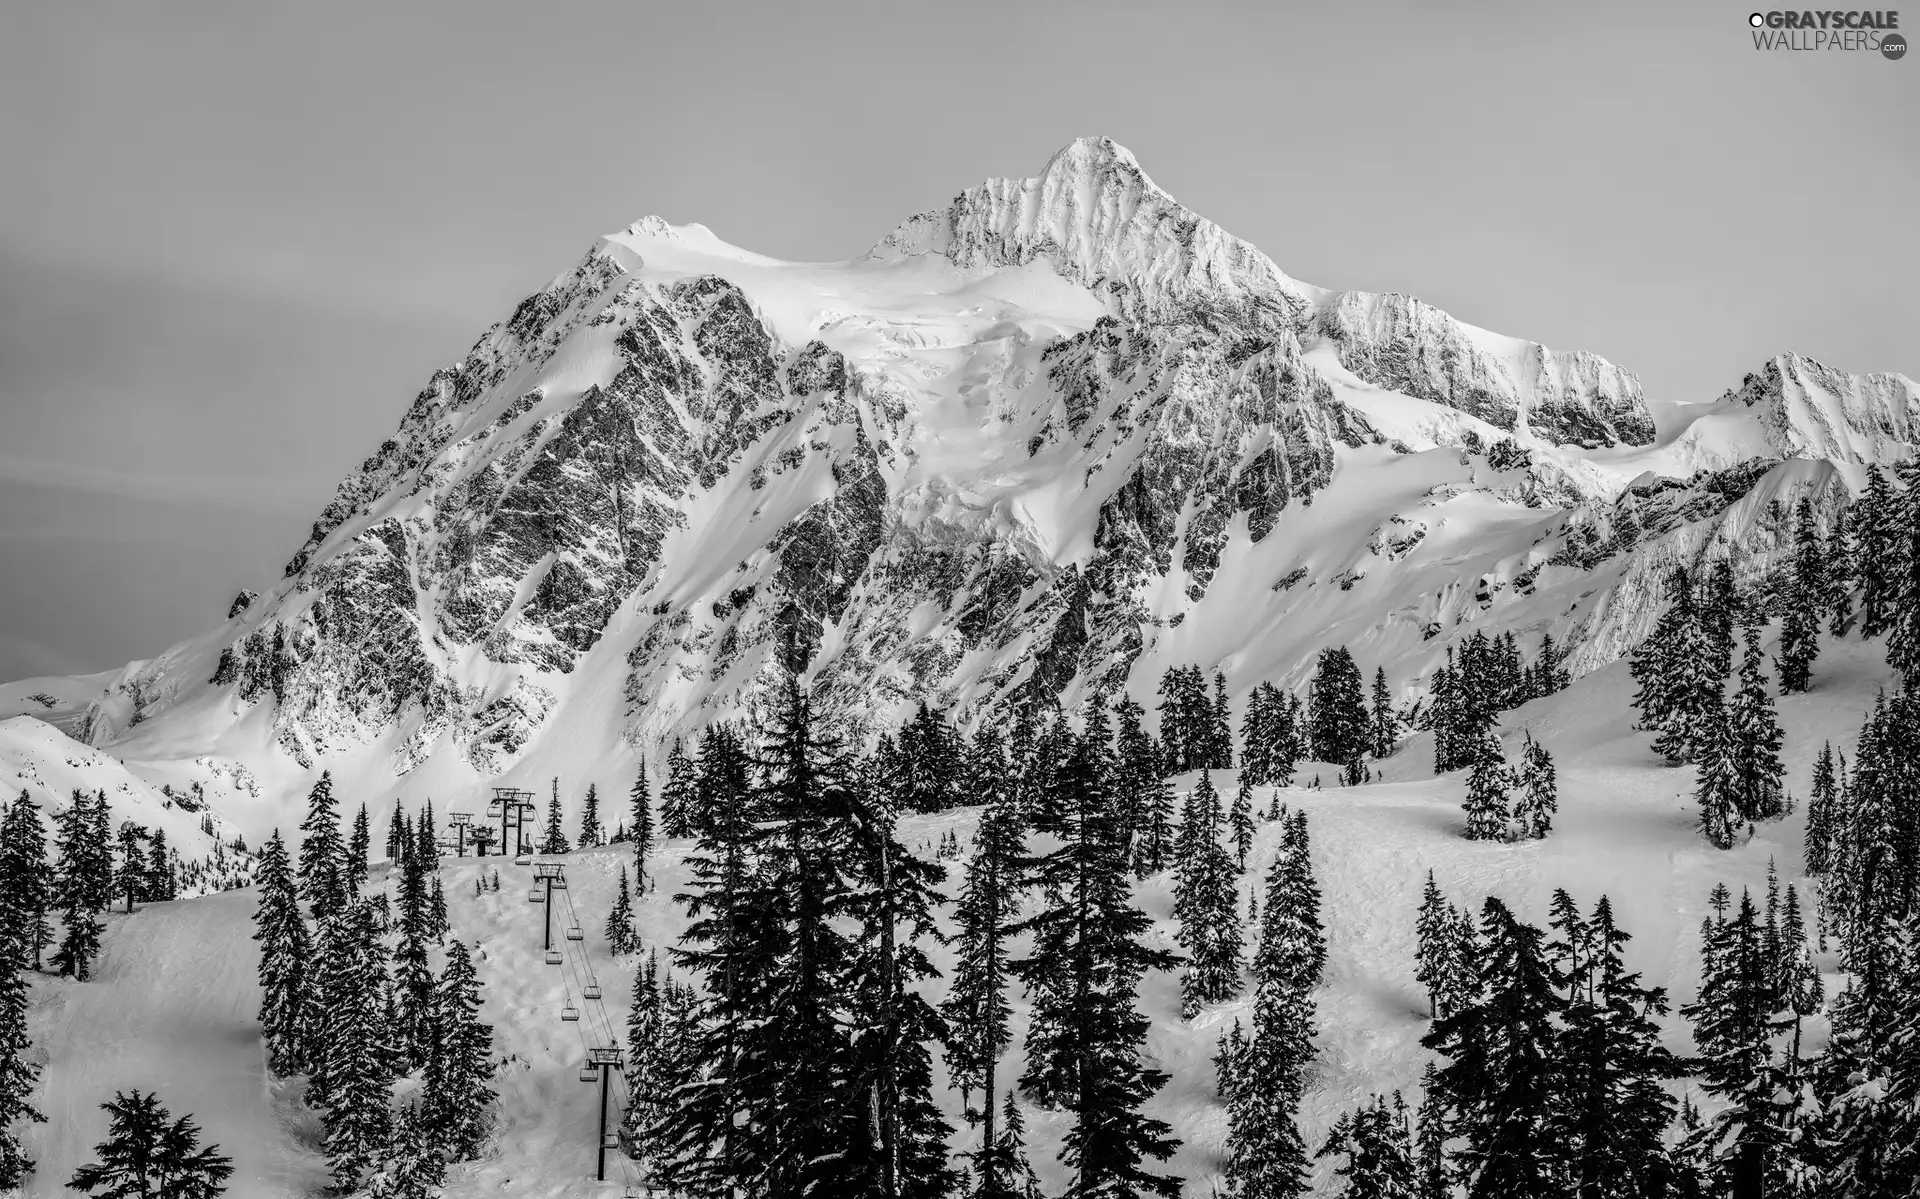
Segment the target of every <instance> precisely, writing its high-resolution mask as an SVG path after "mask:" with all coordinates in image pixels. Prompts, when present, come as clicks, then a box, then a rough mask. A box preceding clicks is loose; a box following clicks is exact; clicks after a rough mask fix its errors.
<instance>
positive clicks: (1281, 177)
mask: <svg viewBox="0 0 1920 1199" xmlns="http://www.w3.org/2000/svg"><path fill="white" fill-rule="evenodd" d="M1749 8H1750V5H1748V4H1738V5H1736V4H1733V3H1724V2H1719V0H1710V2H1704V3H1689V4H1680V5H1676V4H1670V3H1658V4H1639V5H1623V4H1613V3H1609V4H1598V3H1588V4H1552V5H1539V4H1512V5H1503V4H1465V3H1457V2H1456V3H1447V4H1435V3H1431V2H1430V0H1429V2H1418V3H1405V4H1358V3H1331V2H1323V3H1315V4H1310V5H1309V4H1281V3H1264V4H1254V3H1245V4H1198V3H1188V4H1182V5H1178V6H1175V5H1165V6H1155V5H1129V4H1123V3H1114V2H1103V3H1063V2H1059V0H1033V2H1031V3H1027V4H1019V5H999V4H989V3H977V2H970V3H951V4H943V5H928V4H917V3H904V2H903V3H890V4H873V5H861V4H848V3H835V4H808V3H790V4H756V5H740V4H725V3H678V4H672V5H666V4H658V5H653V4H640V3H617V4H615V3H607V4H586V3H572V2H566V0H556V2H555V3H542V4H528V3H525V2H524V0H516V2H514V3H511V4H495V3H484V2H477V0H462V2H460V3H449V4H437V5H430V4H425V3H419V2H413V0H409V2H408V3H403V4H386V3H383V4H377V5H375V4H365V5H358V4H347V3H339V2H329V3H308V4H261V3H233V4H206V3H181V2H154V0H141V2H137V3H106V2H102V0H87V2H85V3H54V2H51V0H7V2H4V3H0V679H5V678H15V677H20V676H23V675H29V674H42V673H48V672H74V671H93V670H102V669H107V668H110V667H114V666H117V665H120V664H121V663H123V662H125V661H126V660H128V659H130V658H136V657H148V656H152V655H154V654H156V653H159V652H160V651H161V650H163V649H165V648H166V647H167V646H168V645H169V644H170V643H172V642H174V641H176V640H178V639H180V638H183V637H186V636H189V635H192V634H195V633H198V632H201V631H204V630H205V629H206V628H208V627H209V626H211V625H212V624H213V623H215V622H217V621H218V620H219V619H220V618H222V617H223V616H224V615H225V613H226V608H227V601H228V599H229V598H230V597H231V595H232V593H233V592H234V591H235V590H237V589H238V588H239V587H241V586H243V585H247V584H254V585H260V584H262V583H264V582H267V581H271V580H272V579H275V578H277V577H278V576H279V573H280V567H281V565H282V563H283V562H284V561H285V560H286V558H287V557H288V556H289V555H290V554H291V553H292V551H293V550H294V549H295V548H297V546H298V544H299V542H300V541H301V540H302V538H303V537H304V535H305V531H306V527H307V524H308V522H309V521H310V520H311V519H312V518H313V516H314V515H316V514H317V513H318V511H319V509H320V507H321V506H322V505H323V504H324V503H325V501H326V499H327V497H328V496H329V494H330V493H331V491H332V488H333V485H334V483H335V482H336V481H337V480H338V479H339V478H340V476H341V475H342V474H343V473H344V472H345V471H346V470H347V469H348V468H349V467H350V466H351V465H352V464H353V463H355V462H357V461H359V460H360V459H361V458H362V457H364V456H365V455H366V454H367V453H368V452H369V451H370V450H371V449H372V448H373V447H374V446H375V445H377V444H378V443H379V442H380V440H381V439H382V438H383V437H385V436H386V434H387V433H388V432H389V431H390V430H391V429H392V427H393V426H394V425H395V423H396V422H397V421H398V419H399V416H400V413H401V412H402V410H403V409H404V408H405V407H406V405H407V403H408V402H409V401H410V400H411V398H412V396H413V395H414V393H415V392H416V391H417V390H418V389H419V388H420V386H421V385H422V384H423V383H424V382H425V380H426V377H427V375H428V374H429V373H430V372H431V371H432V370H433V368H434V367H435V366H437V365H439V364H441V363H444V362H447V361H450V360H452V359H455V358H457V357H458V356H460V355H461V354H462V353H463V352H464V351H465V349H466V347H467V346H468V345H469V344H471V342H472V341H473V339H474V338H475V337H476V336H478V335H479V333H480V332H481V331H482V330H483V329H484V328H485V326H486V325H487V324H488V323H490V322H491V321H493V320H494V319H497V318H498V317H499V316H501V315H502V314H504V313H505V312H506V311H507V310H508V309H510V308H511V306H512V305H513V304H514V303H515V302H516V301H517V300H518V299H519V298H520V297H521V296H523V295H525V294H526V293H527V292H529V291H531V290H533V289H534V288H536V287H538V286H539V285H541V284H542V283H544V282H545V281H546V280H547V279H548V278H549V277H550V276H552V275H554V274H556V273H558V272H559V271H561V270H563V269H565V268H566V267H568V266H570V265H571V264H572V263H573V261H574V260H575V259H576V258H578V256H579V255H580V254H581V253H582V252H584V251H585V250H586V249H587V248H588V246H589V245H591V244H592V240H593V238H594V237H595V236H596V235H598V234H600V233H603V232H606V231H608V230H611V229H615V228H619V227H622V226H624V225H626V224H627V223H629V222H630V221H632V220H634V219H635V218H637V217H639V216H642V215H644V214H647V213H659V214H661V215H662V216H664V217H666V218H667V219H669V220H671V221H675V222H685V221H699V222H701V223H703V224H706V225H708V226H709V227H711V228H712V229H713V230H714V231H715V232H716V233H718V234H719V235H720V236H721V237H723V238H725V239H727V240H729V241H732V242H735V243H737V244H739V245H743V246H747V247H749V248H752V249H755V250H758V251H761V252H764V253H769V254H774V255H779V256H782V257H788V258H802V259H826V258H844V257H850V256H853V255H855V254H858V253H861V252H863V251H864V250H865V249H866V248H867V247H868V246H869V245H871V244H872V243H873V242H874V241H875V240H876V239H878V238H879V237H880V236H881V235H882V234H884V233H885V232H886V231H887V230H888V229H890V228H892V227H893V226H894V225H895V224H897V223H898V222H899V221H900V220H901V219H903V218H904V217H906V216H908V215H909V214H911V213H913V212H916V211H919V210H921V209H926V208H931V207H935V206H939V205H943V204H945V203H946V202H947V201H948V200H950V199H951V198H952V196H953V195H954V194H955V193H957V192H958V191H960V189H962V188H963V187H966V186H967V185H969V184H971V183H974V182H976V181H978V180H979V179H982V178H985V177H986V176H989V175H1016V176H1017V175H1024V174H1031V173H1034V172H1036V171H1038V170H1039V169H1040V167H1041V166H1042V165H1043V164H1044V163H1045V162H1046V159H1047V157H1048V155H1049V154H1050V153H1051V152H1052V151H1053V150H1055V149H1056V148H1058V147H1059V146H1060V145H1062V144H1063V143H1065V142H1067V141H1068V140H1070V139H1071V138H1073V137H1075V136H1077V135H1081V134H1107V135H1110V136H1112V137H1114V138H1115V139H1117V140H1119V141H1120V142H1122V143H1124V144H1125V145H1127V146H1128V147H1130V148H1131V149H1132V150H1133V151H1134V152H1135V154H1137V155H1138V157H1139V158H1140V161H1141V163H1142V165H1144V166H1145V167H1146V169H1147V171H1148V172H1149V173H1150V174H1152V175H1153V177H1154V179H1155V180H1156V181H1157V182H1159V183H1160V184H1161V185H1162V186H1163V187H1165V188H1167V189H1168V190H1169V191H1170V192H1172V193H1173V194H1174V195H1175V196H1177V197H1179V198H1180V199H1181V200H1182V201H1183V202H1185V203H1186V204H1188V205H1189V206H1191V207H1193V208H1195V209H1197V210H1198V211H1200V212H1202V213H1204V214H1206V215H1207V216H1209V217H1212V218H1213V219H1215V220H1216V221H1218V222H1219V223H1220V224H1222V225H1223V226H1225V227H1226V228H1227V229H1229V230H1230V231H1232V232H1234V233H1236V234H1238V235H1240V236H1242V237H1245V238H1247V239H1249V240H1251V241H1252V242H1254V243H1255V244H1256V245H1258V246H1260V247H1261V248H1262V249H1263V250H1265V251H1266V252H1267V253H1268V254H1270V255H1271V256H1272V257H1273V258H1274V259H1275V261H1277V262H1278V263H1279V265H1280V266H1281V268H1282V269H1283V270H1285V271H1287V272H1288V273H1290V274H1292V275H1294V276H1296V277H1298V278H1301V279H1304V280H1306V281H1308V282H1312V283H1317V284H1322V285H1326V286H1334V287H1343V288H1364V289H1369V290H1378V291H1405V292H1411V293H1413V294H1415V295H1418V296H1420V297H1422V298H1424V299H1426V300H1429V301H1431V302H1433V303H1435V304H1438V305H1440V306H1441V307H1443V308H1445V309H1447V310H1449V311H1451V312H1453V313H1454V314H1455V315H1457V316H1459V317H1460V318H1462V319H1464V320H1467V321H1470V322H1473V323H1475V324H1479V325H1483V326H1486V327H1489V328H1492V329H1496V330H1499V331H1500V332H1503V333H1510V334H1515V335H1519V336H1524V337H1529V338H1534V339H1537V340H1540V341H1543V342H1546V343H1547V344H1549V345H1553V346H1556V347H1563V348H1570V349H1573V348H1577V349H1588V350H1592V351H1595V352H1597V353H1600V354H1603V355H1605V356H1607V357H1608V358H1611V359H1613V360H1615V361H1617V362H1619V363H1621V364H1622V365H1625V366H1627V367H1629V368H1631V369H1633V370H1635V371H1638V372H1639V373H1640V375H1641V377H1642V379H1643V380H1644V381H1645V383H1646V386H1647V390H1648V392H1649V394H1650V395H1652V396H1654V397H1655V398H1664V399H1707V398H1711V397H1712V396H1714V395H1717V394H1718V393H1719V392H1720V391H1722V390H1724V389H1725V388H1726V387H1728V386H1730V385H1732V384H1735V383H1737V382H1738V381H1739V380H1740V378H1741V376H1742V375H1744V374H1745V373H1746V372H1747V371H1748V370H1752V369H1754V368H1756V367H1757V366H1758V365H1759V364H1760V363H1761V362H1762V361H1763V360H1764V359H1765V358H1766V357H1767V356H1769V355H1771V354H1773V353H1776V352H1779V351H1782V350H1786V349H1796V350H1799V351H1801V352H1803V353H1807V354H1811V355H1813V356H1814V357H1817V358H1820V359H1822V360H1824V361H1827V362H1830V363H1832V364H1834V365H1836V366H1840V367H1843V368H1845V369H1848V370H1853V371H1874V370H1899V371H1902V372H1903V373H1906V374H1920V344H1916V336H1915V334H1916V330H1917V329H1920V286H1916V270H1915V267H1914V265H1913V264H1914V262H1915V261H1916V259H1915V255H1916V253H1920V246H1917V245H1916V239H1915V215H1916V213H1920V135H1917V134H1916V130H1915V118H1916V117H1917V116H1920V52H1915V53H1910V54H1909V55H1908V56H1907V57H1906V58H1905V59H1904V60H1902V61H1899V62H1890V61H1886V60H1884V59H1882V58H1881V57H1880V56H1879V55H1877V54H1848V53H1833V54H1824V55H1817V54H1790V53H1789V54H1778V55H1768V54H1765V53H1762V52H1758V51H1756V50H1754V49H1753V47H1752V42H1751V39H1750V37H1749V35H1748V30H1747V27H1746V15H1747V13H1748V11H1749ZM1905 15H1906V16H1907V17H1908V18H1909V19H1908V21H1907V22H1905V24H1907V25H1908V26H1909V27H1910V29H1909V31H1908V37H1909V38H1910V39H1911V38H1913V37H1914V36H1915V35H1916V34H1920V7H1916V9H1915V10H1914V11H1913V12H1912V13H1910V14H1905Z"/></svg>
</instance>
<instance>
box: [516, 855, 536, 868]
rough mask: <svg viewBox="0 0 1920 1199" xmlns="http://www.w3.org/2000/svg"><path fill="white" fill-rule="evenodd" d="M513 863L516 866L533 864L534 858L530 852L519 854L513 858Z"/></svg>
mask: <svg viewBox="0 0 1920 1199" xmlns="http://www.w3.org/2000/svg"><path fill="white" fill-rule="evenodd" d="M513 864H514V865H515V866H531V865H533V858H532V856H530V855H528V854H524V853H523V854H519V855H517V856H516V857H515V858H514V859H513Z"/></svg>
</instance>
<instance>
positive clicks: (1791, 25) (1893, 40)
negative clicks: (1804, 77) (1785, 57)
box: [1747, 10, 1907, 58]
mask: <svg viewBox="0 0 1920 1199" xmlns="http://www.w3.org/2000/svg"><path fill="white" fill-rule="evenodd" d="M1747 24H1749V25H1751V26H1753V48H1754V49H1755V50H1878V51H1879V52H1880V54H1881V56H1882V57H1884V58H1901V57H1904V56H1905V55H1906V53H1907V39H1906V38H1905V37H1903V36H1901V35H1900V34H1899V33H1898V32H1896V31H1897V30H1898V29H1899V28H1900V14H1899V13H1898V12H1895V11H1892V10H1882V11H1854V12H1810V11H1800V12H1757V13H1754V14H1753V15H1752V16H1750V17H1748V18H1747Z"/></svg>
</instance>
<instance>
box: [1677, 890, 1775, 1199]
mask: <svg viewBox="0 0 1920 1199" xmlns="http://www.w3.org/2000/svg"><path fill="white" fill-rule="evenodd" d="M1702 958H1703V962H1704V967H1703V971H1702V976H1701V980H1700V995H1699V998H1698V999H1696V1000H1695V1001H1694V1002H1693V1003H1691V1004H1688V1005H1687V1006H1686V1007H1683V1008H1681V1009H1680V1014H1681V1015H1683V1016H1685V1017H1686V1018H1687V1019H1688V1020H1689V1021H1691V1022H1692V1024H1693V1036H1694V1043H1695V1045H1696V1046H1698V1048H1699V1051H1700V1072H1701V1075H1702V1086H1703V1087H1704V1088H1705V1090H1706V1091H1707V1093H1708V1094H1710V1095H1713V1096H1714V1097H1716V1098H1717V1099H1719V1100H1721V1101H1722V1103H1723V1104H1724V1105H1725V1106H1723V1107H1722V1108H1721V1110H1720V1111H1719V1112H1718V1113H1716V1114H1715V1116H1714V1118H1713V1121H1712V1122H1711V1124H1709V1125H1708V1126H1707V1127H1706V1128H1704V1129H1702V1130H1701V1132H1700V1133H1699V1134H1698V1135H1697V1136H1696V1138H1695V1141H1694V1145H1693V1146H1692V1147H1693V1148H1694V1149H1695V1150H1696V1151H1697V1152H1699V1153H1700V1154H1701V1156H1702V1157H1703V1159H1704V1160H1705V1161H1706V1162H1707V1165H1708V1171H1709V1175H1710V1177H1711V1178H1712V1179H1713V1181H1714V1183H1715V1185H1717V1186H1720V1187H1725V1188H1731V1189H1732V1190H1733V1191H1734V1193H1736V1194H1751V1195H1758V1194H1761V1193H1762V1190H1761V1188H1762V1187H1763V1186H1765V1185H1766V1184H1768V1183H1778V1182H1779V1181H1781V1175H1782V1173H1783V1167H1784V1162H1783V1161H1782V1160H1781V1157H1782V1154H1781V1149H1780V1145H1781V1141H1782V1140H1783V1136H1782V1133H1781V1129H1780V1124H1779V1121H1780V1113H1779V1112H1778V1111H1777V1110H1776V1108H1775V1096H1776V1095H1777V1094H1778V1093H1779V1091H1780V1089H1781V1088H1780V1085H1779V1082H1780V1076H1779V1072H1778V1071H1777V1070H1776V1069H1775V1063H1774V1060H1773V1048H1772V1038H1773V1035H1774V1033H1775V1032H1776V1031H1777V1027H1776V1022H1775V1020H1774V1012H1775V994H1774V991H1773V988H1772V986H1771V985H1770V978H1769V974H1770V970H1769V963H1768V961H1767V957H1766V954H1765V952H1764V949H1763V945H1762V935H1761V928H1760V923H1759V919H1758V913H1757V912H1756V911H1755V908H1754V904H1753V897H1752V895H1751V894H1749V893H1747V892H1744V891H1743V892H1742V893H1741V896H1740V903H1739V906H1738V907H1737V908H1736V909H1735V913H1734V916H1733V918H1732V919H1730V920H1722V921H1717V922H1714V923H1712V924H1711V925H1710V926H1709V928H1708V930H1707V944H1705V945H1704V946H1703V949H1702ZM1769 1189H1771V1188H1769Z"/></svg>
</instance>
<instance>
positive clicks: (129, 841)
mask: <svg viewBox="0 0 1920 1199" xmlns="http://www.w3.org/2000/svg"><path fill="white" fill-rule="evenodd" d="M119 841H120V868H119V870H118V871H117V872H116V873H115V875H114V880H115V884H114V891H115V893H116V894H118V895H120V896H121V897H123V898H124V899H125V900H126V901H127V911H128V912H129V913H131V912H132V911H133V901H134V899H135V898H136V897H138V896H139V894H140V893H141V892H142V891H143V890H144V889H145V886H144V884H145V882H146V878H147V857H146V851H145V850H144V849H142V848H141V846H142V845H143V843H144V842H145V841H146V832H145V830H144V829H142V828H141V827H140V826H139V825H137V824H135V823H134V822H133V821H131V820H129V821H127V822H125V823H124V824H122V825H121V826H120V837H119Z"/></svg>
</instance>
